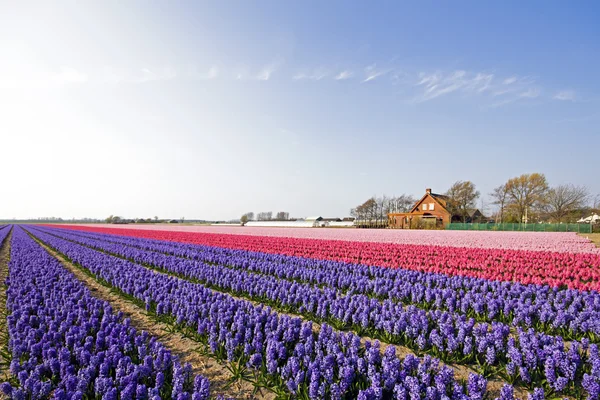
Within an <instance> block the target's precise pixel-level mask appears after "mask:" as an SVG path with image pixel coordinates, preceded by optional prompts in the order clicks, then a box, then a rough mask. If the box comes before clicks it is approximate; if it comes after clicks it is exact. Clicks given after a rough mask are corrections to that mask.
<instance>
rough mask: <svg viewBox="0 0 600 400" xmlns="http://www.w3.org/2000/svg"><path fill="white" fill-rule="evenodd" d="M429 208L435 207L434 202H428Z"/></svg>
mask: <svg viewBox="0 0 600 400" xmlns="http://www.w3.org/2000/svg"><path fill="white" fill-rule="evenodd" d="M429 209H430V210H431V211H433V210H434V209H435V203H429Z"/></svg>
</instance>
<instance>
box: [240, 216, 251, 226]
mask: <svg viewBox="0 0 600 400" xmlns="http://www.w3.org/2000/svg"><path fill="white" fill-rule="evenodd" d="M248 221H249V219H248V214H244V215H242V217H241V218H240V222H241V223H242V225H246V222H248Z"/></svg>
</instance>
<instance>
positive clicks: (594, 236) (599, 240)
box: [578, 233, 600, 247]
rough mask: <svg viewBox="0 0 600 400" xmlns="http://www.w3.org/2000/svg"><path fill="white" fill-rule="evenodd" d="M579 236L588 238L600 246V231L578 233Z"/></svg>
mask: <svg viewBox="0 0 600 400" xmlns="http://www.w3.org/2000/svg"><path fill="white" fill-rule="evenodd" d="M578 235H579V236H581V237H584V238H586V239H588V240H589V241H590V242H592V243H594V244H595V245H596V247H600V233H578Z"/></svg>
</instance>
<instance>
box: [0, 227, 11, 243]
mask: <svg viewBox="0 0 600 400" xmlns="http://www.w3.org/2000/svg"><path fill="white" fill-rule="evenodd" d="M10 229H11V228H10V226H9V225H3V226H0V247H2V243H4V239H6V237H7V236H8V234H9V233H10Z"/></svg>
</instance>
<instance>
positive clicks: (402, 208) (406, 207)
mask: <svg viewBox="0 0 600 400" xmlns="http://www.w3.org/2000/svg"><path fill="white" fill-rule="evenodd" d="M415 202H416V200H415V198H414V197H413V196H411V195H407V194H401V195H400V196H396V197H392V198H391V199H390V212H396V213H402V212H409V211H410V209H411V208H412V207H413V206H414V205H415Z"/></svg>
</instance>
